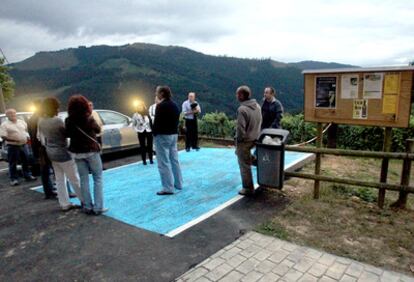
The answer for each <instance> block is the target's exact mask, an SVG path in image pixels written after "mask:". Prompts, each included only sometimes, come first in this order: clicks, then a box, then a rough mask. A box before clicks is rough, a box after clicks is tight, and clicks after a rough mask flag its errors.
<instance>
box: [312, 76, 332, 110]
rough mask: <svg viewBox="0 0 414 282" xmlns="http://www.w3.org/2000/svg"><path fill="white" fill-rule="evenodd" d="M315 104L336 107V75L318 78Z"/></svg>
mask: <svg viewBox="0 0 414 282" xmlns="http://www.w3.org/2000/svg"><path fill="white" fill-rule="evenodd" d="M315 89H316V93H315V99H316V101H315V106H316V107H317V108H335V106H336V76H328V77H317V78H316V88H315Z"/></svg>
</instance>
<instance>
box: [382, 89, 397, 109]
mask: <svg viewBox="0 0 414 282" xmlns="http://www.w3.org/2000/svg"><path fill="white" fill-rule="evenodd" d="M397 101H398V95H397V94H391V95H389V94H388V95H387V94H384V99H382V113H383V114H396V113H397Z"/></svg>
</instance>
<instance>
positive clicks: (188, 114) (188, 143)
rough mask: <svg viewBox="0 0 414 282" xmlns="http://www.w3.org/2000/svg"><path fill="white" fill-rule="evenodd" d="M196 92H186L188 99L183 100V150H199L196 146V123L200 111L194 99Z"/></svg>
mask: <svg viewBox="0 0 414 282" xmlns="http://www.w3.org/2000/svg"><path fill="white" fill-rule="evenodd" d="M195 97H196V94H195V93H194V92H190V93H188V100H186V101H184V103H183V105H182V111H183V113H184V119H185V128H186V132H185V150H186V151H187V152H189V151H190V149H191V148H193V149H194V150H197V151H198V150H200V148H199V147H198V125H197V116H198V115H199V114H200V113H201V108H200V105H199V104H198V103H197V101H196V100H195Z"/></svg>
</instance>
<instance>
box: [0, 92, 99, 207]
mask: <svg viewBox="0 0 414 282" xmlns="http://www.w3.org/2000/svg"><path fill="white" fill-rule="evenodd" d="M36 105H37V111H36V112H35V113H34V114H33V115H32V116H31V118H30V119H29V121H28V124H29V126H28V125H27V124H26V123H25V122H24V121H23V120H20V119H18V118H17V116H16V111H15V110H14V109H8V110H7V111H6V116H7V119H8V120H7V121H5V122H3V123H2V124H1V126H0V136H1V137H2V138H3V139H4V140H5V142H6V144H7V148H8V162H9V175H10V180H11V185H18V175H17V170H16V165H17V162H18V161H19V160H20V161H21V162H22V168H23V175H24V177H25V178H26V179H27V180H35V177H33V176H32V175H31V173H30V171H29V169H28V151H27V150H28V148H27V141H28V139H30V140H31V147H32V150H33V156H34V158H35V159H37V161H38V164H39V167H40V175H41V180H42V185H43V190H44V194H45V198H46V199H54V198H56V197H57V198H58V202H59V205H60V207H61V209H62V211H68V210H70V209H73V208H81V209H82V211H83V212H85V213H86V214H89V215H100V214H102V213H103V212H105V211H107V209H106V208H105V207H104V204H103V181H102V160H101V156H100V151H101V144H100V142H99V141H98V140H99V135H100V133H101V130H102V128H101V125H100V124H98V121H97V120H96V118H94V115H93V108H92V103H91V102H90V101H88V99H86V98H85V97H84V96H81V95H74V96H72V97H71V98H70V99H69V101H68V109H67V112H68V117H67V118H66V119H65V120H63V119H62V118H60V117H58V113H59V105H60V103H59V101H58V99H56V98H53V97H50V98H45V99H44V100H43V101H36ZM68 139H69V140H70V142H69V144H68ZM89 174H92V179H93V190H94V193H93V200H92V196H91V192H90V185H89ZM53 175H54V179H55V181H53ZM67 180H68V181H67ZM53 182H55V185H54V183H53ZM67 182H69V183H70V186H71V187H72V188H73V189H74V191H75V194H74V195H73V196H76V197H77V198H78V199H79V201H80V203H81V204H80V205H75V204H73V203H71V201H70V199H69V196H70V194H69V192H68V190H69V189H68V185H67Z"/></svg>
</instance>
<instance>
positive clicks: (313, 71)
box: [302, 66, 414, 74]
mask: <svg viewBox="0 0 414 282" xmlns="http://www.w3.org/2000/svg"><path fill="white" fill-rule="evenodd" d="M388 71H414V66H389V67H373V68H343V69H310V70H303V71H302V74H316V73H355V72H388Z"/></svg>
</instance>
